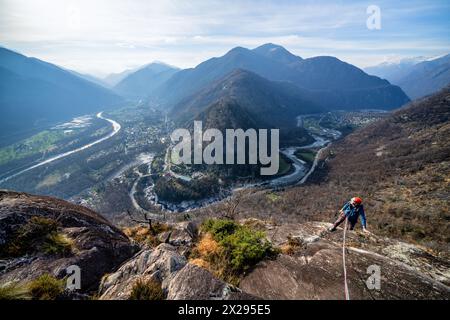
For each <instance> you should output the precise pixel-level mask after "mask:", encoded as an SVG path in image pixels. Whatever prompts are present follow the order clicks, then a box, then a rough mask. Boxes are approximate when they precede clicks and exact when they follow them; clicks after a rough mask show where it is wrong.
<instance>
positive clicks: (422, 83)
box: [397, 54, 450, 99]
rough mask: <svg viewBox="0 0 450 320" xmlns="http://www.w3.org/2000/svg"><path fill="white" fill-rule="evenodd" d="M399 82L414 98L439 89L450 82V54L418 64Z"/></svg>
mask: <svg viewBox="0 0 450 320" xmlns="http://www.w3.org/2000/svg"><path fill="white" fill-rule="evenodd" d="M397 84H398V85H399V86H400V87H401V88H402V89H403V90H404V91H405V92H406V94H407V95H408V96H410V97H411V98H412V99H417V98H421V97H423V96H426V95H428V94H432V93H434V92H437V91H439V90H440V89H442V88H444V87H446V86H448V85H449V84H450V54H448V55H446V56H444V57H441V58H437V59H434V60H430V61H424V62H421V63H418V64H416V65H415V66H414V67H412V68H411V70H410V72H409V73H408V74H407V75H405V76H403V77H402V78H400V79H399V80H398V81H397Z"/></svg>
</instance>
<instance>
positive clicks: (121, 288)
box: [99, 243, 186, 300]
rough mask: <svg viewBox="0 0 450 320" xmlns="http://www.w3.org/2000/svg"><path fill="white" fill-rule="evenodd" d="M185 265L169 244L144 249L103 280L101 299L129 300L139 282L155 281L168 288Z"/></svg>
mask: <svg viewBox="0 0 450 320" xmlns="http://www.w3.org/2000/svg"><path fill="white" fill-rule="evenodd" d="M185 265H186V259H185V258H184V257H183V256H181V255H180V254H178V253H177V251H176V248H175V247H173V246H171V245H169V244H166V243H162V244H160V245H159V246H158V247H157V248H156V249H153V250H152V249H144V250H142V251H141V252H139V253H138V254H137V255H136V256H134V257H133V258H132V259H130V260H129V261H127V262H126V263H125V264H123V265H122V266H121V267H120V268H119V270H117V271H116V272H114V273H113V274H110V275H107V276H106V277H104V278H103V280H102V283H101V284H100V289H99V293H100V295H101V297H100V299H102V300H110V299H114V300H116V299H118V300H124V299H128V298H129V296H130V293H131V290H132V287H133V285H134V284H135V283H136V281H137V280H148V279H154V280H157V281H159V282H160V283H161V285H162V287H163V288H166V287H167V286H168V283H169V282H170V280H171V279H172V278H173V277H174V275H175V274H176V272H177V271H179V270H180V269H181V268H183V267H184V266H185Z"/></svg>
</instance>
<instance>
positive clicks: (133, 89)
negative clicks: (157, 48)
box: [113, 62, 179, 98]
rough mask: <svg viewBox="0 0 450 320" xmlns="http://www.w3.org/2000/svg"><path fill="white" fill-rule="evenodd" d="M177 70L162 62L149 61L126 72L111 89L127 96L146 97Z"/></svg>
mask: <svg viewBox="0 0 450 320" xmlns="http://www.w3.org/2000/svg"><path fill="white" fill-rule="evenodd" d="M178 70H179V69H178V68H175V67H172V66H169V65H167V64H164V63H158V62H156V63H151V64H149V65H147V66H145V67H143V68H141V69H139V70H137V71H135V72H133V73H130V74H128V75H127V76H126V77H125V78H123V79H122V80H120V82H118V83H117V84H116V85H115V86H114V88H113V90H114V91H115V92H117V93H118V94H120V95H122V96H124V97H128V98H146V97H147V96H148V95H149V94H151V93H152V92H153V90H155V89H156V88H157V87H159V86H160V85H161V84H162V83H164V82H165V81H167V80H168V79H169V78H170V77H171V76H172V75H173V74H175V73H176V72H178Z"/></svg>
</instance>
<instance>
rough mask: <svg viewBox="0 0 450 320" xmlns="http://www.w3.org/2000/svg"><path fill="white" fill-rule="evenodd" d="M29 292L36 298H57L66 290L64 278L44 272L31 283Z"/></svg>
mask: <svg viewBox="0 0 450 320" xmlns="http://www.w3.org/2000/svg"><path fill="white" fill-rule="evenodd" d="M29 292H30V294H31V297H32V298H33V299H34V300H55V299H57V298H58V297H59V296H60V295H61V294H62V293H63V292H64V280H59V279H56V278H55V277H53V276H51V275H49V274H47V273H46V274H43V275H42V276H40V277H39V278H37V279H35V280H33V281H32V282H31V283H30V284H29Z"/></svg>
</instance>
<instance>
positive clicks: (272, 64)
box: [154, 44, 409, 109]
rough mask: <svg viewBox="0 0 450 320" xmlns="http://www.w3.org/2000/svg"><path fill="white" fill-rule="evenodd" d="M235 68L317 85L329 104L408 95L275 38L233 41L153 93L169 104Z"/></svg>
mask: <svg viewBox="0 0 450 320" xmlns="http://www.w3.org/2000/svg"><path fill="white" fill-rule="evenodd" d="M235 69H245V70H248V71H251V72H254V73H256V74H258V75H259V76H261V77H264V78H266V79H268V80H272V81H290V82H292V83H293V84H295V85H297V86H299V87H301V88H304V89H309V90H317V91H321V92H320V94H321V95H322V96H323V97H330V98H327V99H324V101H323V104H324V105H325V104H326V105H327V107H328V108H338V109H345V108H348V109H364V108H379V109H393V108H397V107H399V106H401V105H403V104H404V103H406V102H408V101H409V99H408V97H407V96H406V95H405V94H404V93H403V92H402V90H401V89H400V88H398V87H396V86H392V85H391V84H390V83H389V82H388V81H386V80H383V79H380V78H378V77H375V76H369V75H367V74H366V73H364V72H363V71H362V70H360V69H358V68H357V67H355V66H352V65H350V64H347V63H344V62H342V61H340V60H339V59H336V58H333V57H316V58H310V59H301V58H300V57H297V56H295V55H292V54H290V53H289V52H288V51H287V50H285V49H284V48H282V47H280V46H276V45H273V44H266V45H263V46H261V47H258V48H256V49H253V50H249V49H245V48H242V47H236V48H234V49H232V50H230V51H229V52H228V53H226V54H225V55H224V56H222V57H219V58H212V59H209V60H207V61H205V62H203V63H201V64H199V65H198V66H197V67H195V68H193V69H186V70H182V71H180V72H177V73H176V74H175V75H173V77H171V78H170V79H169V80H167V81H166V82H165V83H164V84H162V85H161V87H160V88H159V89H157V90H156V91H155V94H154V95H155V96H157V97H159V98H160V99H162V100H163V101H164V102H165V103H166V104H168V105H169V106H173V105H174V104H176V103H178V102H180V101H181V100H182V99H183V98H186V97H187V96H190V95H192V94H193V93H195V92H197V91H199V90H202V89H204V88H205V87H206V86H208V85H209V84H210V83H212V82H214V81H216V80H218V79H220V78H222V77H224V76H225V75H227V74H229V73H230V72H232V71H233V70H235Z"/></svg>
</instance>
